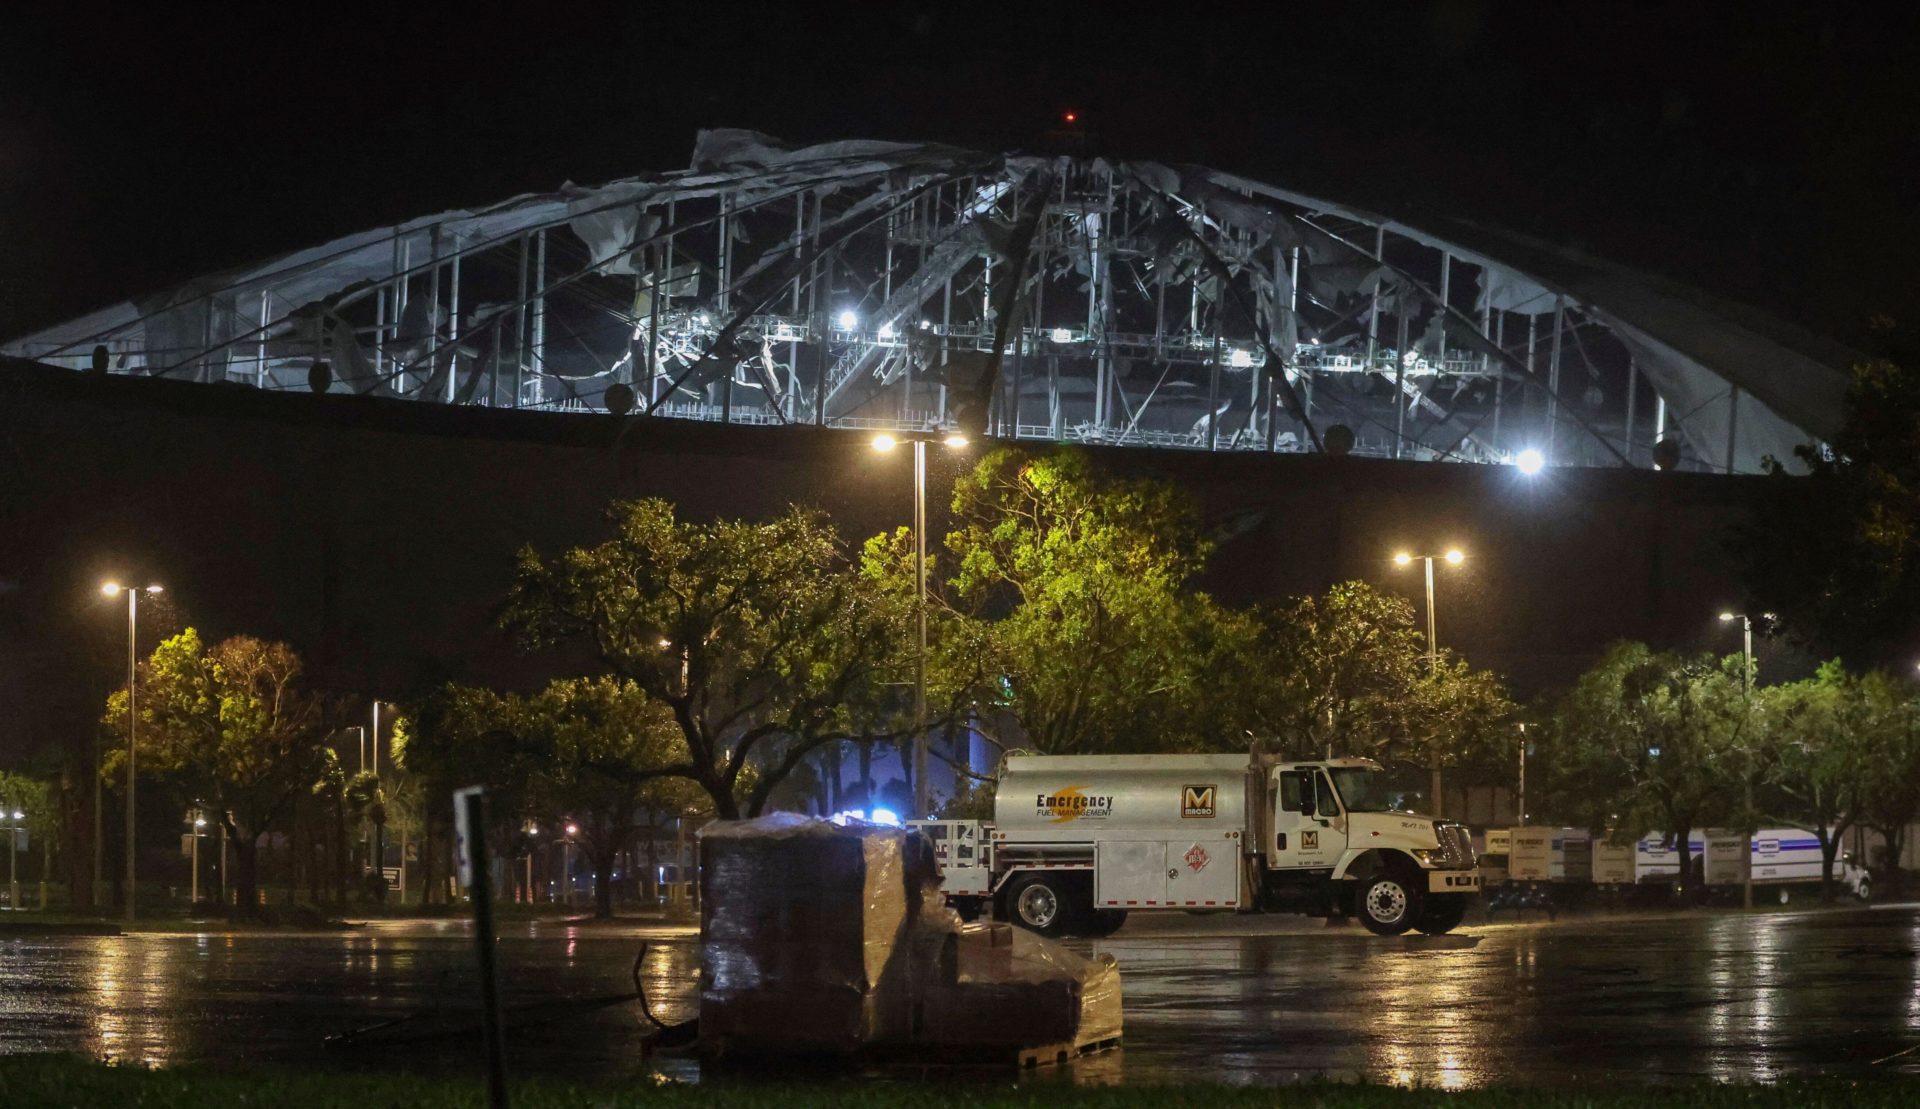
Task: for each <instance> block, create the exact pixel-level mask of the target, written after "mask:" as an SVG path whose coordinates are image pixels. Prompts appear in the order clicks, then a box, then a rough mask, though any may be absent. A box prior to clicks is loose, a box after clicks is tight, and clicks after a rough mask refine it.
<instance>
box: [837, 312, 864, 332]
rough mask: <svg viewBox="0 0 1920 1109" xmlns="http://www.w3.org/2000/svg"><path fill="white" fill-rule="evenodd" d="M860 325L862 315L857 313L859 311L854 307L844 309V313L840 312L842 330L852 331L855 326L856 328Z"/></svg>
mask: <svg viewBox="0 0 1920 1109" xmlns="http://www.w3.org/2000/svg"><path fill="white" fill-rule="evenodd" d="M859 326H860V315H859V313H857V312H855V311H854V310H853V309H851V308H849V309H847V310H846V311H844V312H842V313H840V330H842V331H852V330H853V329H854V328H856V327H859Z"/></svg>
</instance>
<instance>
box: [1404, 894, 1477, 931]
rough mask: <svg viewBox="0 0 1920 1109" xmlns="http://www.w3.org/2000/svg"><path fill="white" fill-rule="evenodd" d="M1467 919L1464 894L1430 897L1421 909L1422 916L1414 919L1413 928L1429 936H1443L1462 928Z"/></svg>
mask: <svg viewBox="0 0 1920 1109" xmlns="http://www.w3.org/2000/svg"><path fill="white" fill-rule="evenodd" d="M1465 919H1467V898H1466V895H1464V894H1458V893H1443V894H1438V895H1435V896H1431V897H1428V898H1427V899H1426V903H1425V904H1423V905H1422V906H1421V907H1420V915H1419V916H1417V917H1415V918H1414V921H1413V926H1414V927H1415V928H1416V929H1418V930H1420V931H1421V932H1424V933H1426V934H1427V935H1429V936H1441V935H1445V934H1446V933H1448V932H1451V931H1453V930H1454V929H1455V928H1458V927H1460V922H1461V921H1463V920H1465Z"/></svg>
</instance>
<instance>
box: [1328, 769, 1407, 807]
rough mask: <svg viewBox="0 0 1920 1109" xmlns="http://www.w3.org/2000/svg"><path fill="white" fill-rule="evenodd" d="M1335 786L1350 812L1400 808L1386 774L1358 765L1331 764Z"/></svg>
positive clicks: (1329, 771)
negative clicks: (1389, 788)
mask: <svg viewBox="0 0 1920 1109" xmlns="http://www.w3.org/2000/svg"><path fill="white" fill-rule="evenodd" d="M1327 773H1329V774H1331V775H1333V785H1334V788H1336V789H1338V790H1339V791H1340V800H1341V801H1343V802H1345V803H1346V806H1347V811H1348V812H1390V811H1394V810H1396V809H1398V807H1399V806H1397V805H1395V804H1394V801H1395V800H1396V798H1394V797H1393V796H1392V794H1391V793H1389V792H1388V789H1387V782H1386V775H1384V774H1381V773H1379V772H1377V771H1373V770H1367V769H1365V768H1363V767H1358V766H1330V767H1328V768H1327Z"/></svg>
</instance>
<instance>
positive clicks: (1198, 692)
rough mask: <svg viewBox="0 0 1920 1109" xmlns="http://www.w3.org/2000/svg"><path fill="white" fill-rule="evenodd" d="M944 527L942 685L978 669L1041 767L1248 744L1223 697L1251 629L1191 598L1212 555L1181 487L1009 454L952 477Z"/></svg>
mask: <svg viewBox="0 0 1920 1109" xmlns="http://www.w3.org/2000/svg"><path fill="white" fill-rule="evenodd" d="M953 515H954V524H955V526H954V530H953V531H952V532H950V533H949V534H948V535H947V537H946V547H947V550H948V552H949V553H950V554H951V556H952V559H953V571H952V577H951V578H950V579H949V580H948V581H947V582H946V583H945V584H944V587H943V588H941V589H940V590H939V600H938V606H939V608H940V610H941V613H942V620H941V621H940V623H941V625H942V627H941V636H940V639H941V644H942V645H941V648H940V649H939V657H940V661H941V663H942V664H943V665H944V666H945V667H946V668H948V671H949V677H948V678H947V679H946V682H945V684H946V686H947V687H948V688H952V689H959V688H963V687H964V686H965V685H966V683H967V681H968V680H971V679H973V678H974V676H975V671H976V669H977V668H980V667H982V666H984V668H985V670H986V672H988V673H991V674H994V675H997V676H998V678H999V679H1000V680H999V682H998V683H997V684H998V689H997V691H995V694H996V695H995V696H994V698H993V700H994V701H995V702H997V707H998V708H999V709H1000V710H1002V711H1004V713H1005V715H1006V716H1008V717H1010V718H1011V719H1012V720H1013V721H1015V722H1017V725H1018V731H1019V740H1018V742H1020V743H1021V744H1022V745H1023V746H1026V747H1029V748H1032V749H1034V750H1038V751H1042V752H1045V753H1049V754H1072V753H1081V752H1089V751H1114V750H1141V751H1159V750H1168V749H1203V748H1208V747H1217V746H1219V745H1220V744H1222V743H1223V742H1228V741H1232V742H1236V743H1237V742H1242V741H1243V737H1244V728H1245V721H1244V720H1239V719H1235V718H1234V716H1233V713H1232V711H1231V710H1232V709H1234V708H1236V707H1239V705H1240V704H1241V702H1240V701H1238V700H1233V699H1227V700H1223V699H1222V698H1220V697H1219V696H1217V694H1218V693H1219V692H1220V689H1219V681H1218V679H1219V678H1220V677H1221V675H1222V672H1223V666H1222V665H1221V664H1222V663H1223V662H1224V661H1225V660H1226V659H1229V658H1234V657H1237V656H1238V654H1239V653H1240V652H1241V651H1242V650H1243V647H1244V645H1243V644H1242V643H1241V642H1240V641H1239V640H1238V639H1236V638H1235V637H1236V636H1238V635H1241V634H1244V632H1245V631H1246V625H1245V624H1244V623H1243V622H1240V621H1235V620H1230V619H1226V618H1224V614H1223V613H1222V612H1221V611H1220V610H1219V609H1218V607H1217V606H1215V605H1214V604H1213V602H1212V601H1211V599H1210V598H1208V597H1206V596H1205V595H1204V594H1201V593H1198V592H1195V591H1193V590H1191V588H1190V583H1191V580H1192V578H1193V576H1194V575H1195V574H1196V573H1197V572H1198V571H1199V570H1200V568H1201V566H1202V565H1203V564H1204V562H1205V560H1206V556H1207V554H1208V552H1209V550H1210V549H1211V544H1210V543H1209V542H1208V541H1207V540H1206V539H1205V538H1204V537H1203V536H1202V534H1201V532H1200V527H1199V521H1198V517H1197V515H1196V514H1195V512H1194V510H1193V507H1192V505H1191V504H1190V503H1189V502H1188V501H1187V500H1186V499H1185V498H1184V497H1183V496H1182V495H1181V494H1180V492H1179V491H1178V490H1177V489H1175V488H1174V487H1173V486H1171V485H1168V484H1166V483H1164V482H1156V481H1145V480H1121V479H1115V478H1110V477H1105V476H1103V475H1101V474H1099V473H1097V472H1096V471H1095V470H1094V468H1093V466H1092V465H1091V463H1090V462H1089V460H1088V457H1087V455H1086V453H1085V452H1083V451H1078V450H1071V449H1062V450H1056V451H1052V452H1049V453H1047V454H1044V455H1039V456H1029V455H1026V454H1024V453H1023V452H1020V451H1016V450H1011V449H1008V450H1000V451H996V452H994V453H993V454H991V455H989V456H987V457H986V458H984V459H982V460H981V461H980V463H979V464H978V465H977V466H975V467H974V469H973V471H972V472H971V473H970V474H968V475H966V476H965V477H964V478H962V479H961V481H960V482H959V483H958V484H957V485H956V487H955V490H954V496H953ZM986 715H987V716H988V717H989V719H987V720H983V721H982V723H983V725H984V726H986V727H989V728H990V727H991V724H992V720H991V717H992V716H993V715H995V714H992V713H988V714H986Z"/></svg>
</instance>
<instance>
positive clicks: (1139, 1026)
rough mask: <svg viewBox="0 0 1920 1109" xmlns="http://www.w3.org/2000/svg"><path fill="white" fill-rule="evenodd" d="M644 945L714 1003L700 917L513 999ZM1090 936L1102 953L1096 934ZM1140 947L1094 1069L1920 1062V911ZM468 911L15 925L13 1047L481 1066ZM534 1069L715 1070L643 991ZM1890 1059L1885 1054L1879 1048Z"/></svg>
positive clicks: (1221, 932) (1575, 1068)
mask: <svg viewBox="0 0 1920 1109" xmlns="http://www.w3.org/2000/svg"><path fill="white" fill-rule="evenodd" d="M642 939H647V940H650V941H651V942H652V943H653V944H654V947H653V950H652V953H651V954H650V955H649V956H648V959H647V961H646V963H645V967H644V975H645V978H646V982H647V986H648V991H649V994H650V996H652V997H653V998H654V999H655V1007H656V1013H658V1014H659V1015H660V1016H661V1017H662V1018H663V1019H666V1020H669V1021H672V1020H676V1019H681V1018H683V1017H685V1016H688V1015H691V1010H692V1005H693V992H694V989H695V987H696V983H695V979H696V973H695V966H694V962H693V954H694V949H693V937H692V936H691V934H690V933H689V932H687V931H686V930H684V929H665V928H658V929H647V928H640V927H612V928H604V927H572V926H566V925H561V924H545V925H539V926H528V925H524V924H523V925H516V926H513V927H510V928H509V929H507V930H505V931H503V933H502V939H501V965H502V968H503V989H504V999H505V1002H506V1004H507V1005H508V1006H510V1007H512V1006H528V1005H536V1004H538V1003H541V1002H553V1001H555V1000H556V999H560V998H592V997H605V996H608V995H612V994H616V993H621V992H624V991H627V990H629V989H631V980H630V977H629V974H630V967H631V964H632V961H633V957H634V954H635V952H636V951H637V950H638V948H639V944H640V942H641V940H642ZM1077 946H1079V947H1081V948H1082V949H1083V950H1084V949H1086V947H1087V946H1089V945H1087V944H1084V943H1082V944H1079V945H1077ZM1091 946H1093V947H1094V948H1095V949H1097V950H1100V951H1106V952H1110V953H1111V954H1112V955H1113V956H1114V957H1115V958H1116V959H1118V960H1119V963H1120V967H1121V971H1122V975H1123V983H1124V989H1125V996H1126V1041H1125V1047H1124V1048H1123V1050H1122V1051H1120V1052H1118V1053H1113V1054H1109V1055H1107V1056H1103V1057H1097V1058H1094V1059H1088V1060H1083V1061H1081V1062H1080V1063H1079V1064H1077V1065H1076V1067H1075V1068H1074V1069H1073V1070H1072V1071H1070V1072H1069V1073H1068V1074H1065V1075H1055V1076H1049V1077H1072V1078H1078V1079H1080V1080H1085V1081H1115V1080H1119V1081H1127V1082H1188V1081H1194V1080H1196V1079H1207V1080H1213V1081H1226V1082H1245V1083H1256V1084H1271V1083H1281V1082H1290V1081H1297V1080H1302V1079H1308V1078H1313V1077H1320V1076H1326V1077H1335V1078H1355V1077H1361V1078H1366V1079H1368V1080H1370V1081H1374V1082H1392V1083H1402V1084H1420V1085H1426V1086H1439V1087H1443V1088H1446V1087H1465V1086H1475V1085H1481V1084H1485V1083H1488V1082H1495V1081H1509V1082H1523V1083H1529V1084H1554V1085H1558V1084H1568V1083H1573V1082H1578V1081H1582V1080H1586V1079H1615V1080H1628V1081H1649V1082H1658V1081H1679V1080H1696V1079H1715V1080H1721V1081H1771V1080H1775V1079H1779V1078H1783V1077H1792V1076H1806V1075H1815V1074H1822V1075H1829V1076H1855V1077H1888V1076H1891V1075H1905V1076H1909V1077H1911V1076H1916V1075H1920V1051H1917V1052H1914V1053H1912V1054H1908V1055H1904V1056H1900V1057H1898V1058H1893V1059H1887V1058H1886V1057H1888V1056H1893V1055H1894V1054H1895V1053H1897V1052H1901V1051H1903V1050H1905V1049H1907V1048H1910V1047H1913V1046H1914V1045H1915V1044H1920V957H1916V952H1920V911H1916V910H1914V909H1910V908H1903V909H1892V910H1860V911H1848V912H1833V913H1804V914H1791V915H1788V914H1776V915H1767V916H1759V917H1751V918H1743V917H1740V916H1737V915H1723V916H1704V915H1703V916H1684V917H1680V916H1676V917H1667V918H1652V919H1638V920H1612V921H1608V920H1585V921H1578V920H1567V919H1563V920H1561V921H1560V922H1558V923H1555V924H1542V925H1522V926H1511V925H1509V926H1501V927H1491V928H1489V927H1482V928H1473V927H1468V928H1464V929H1462V931H1461V933H1460V934H1457V935H1453V936H1444V937H1438V938H1424V937H1416V938H1400V939H1377V938H1375V937H1372V936H1369V935H1367V934H1366V933H1364V932H1362V931H1361V930H1360V929H1358V928H1357V927H1349V928H1341V929H1325V928H1300V927H1298V926H1297V925H1285V926H1282V925H1277V924H1273V923H1269V922H1265V921H1260V920H1220V919H1214V920H1204V921H1191V922H1189V921H1187V920H1185V919H1174V920H1170V921H1156V922H1146V921H1139V922H1136V923H1134V924H1130V925H1129V926H1128V927H1127V928H1125V929H1123V930H1122V931H1121V932H1120V933H1118V934H1117V935H1115V936H1114V937H1112V938H1111V939H1108V940H1103V941H1099V942H1098V943H1096V944H1093V945H1091ZM472 961H473V956H472V947H471V943H470V941H469V939H468V937H467V934H466V931H465V928H464V926H462V925H459V924H443V925H422V924H405V925H373V926H370V927H368V928H365V929H361V930H358V931H355V932H351V933H344V934H340V933H333V934H312V935H300V936H292V935H278V934H243V935H167V934H138V935H130V936H123V937H114V938H96V937H56V936H33V937H28V936H12V937H5V938H0V1052H23V1051H50V1050H52V1051H78V1052H82V1053H85V1054H88V1055H93V1056H96V1057H100V1058H113V1059H118V1060H127V1061H139V1062H142V1063H146V1064H149V1065H167V1064H172V1063H180V1062H186V1061H199V1062H209V1063H213V1064H216V1065H218V1064H225V1063H235V1062H274V1063H288V1064H294V1065H301V1066H313V1067H342V1066H350V1067H373V1068H390V1069H408V1070H434V1069H447V1070H455V1069H467V1068H468V1067H470V1066H471V1064H472V1058H471V1048H470V1045H471V1043H472V1042H473V1040H472V1039H471V1038H469V1036H468V1034H465V1033H464V1032H463V1031H462V1029H463V1027H464V1026H465V1025H466V1023H467V1016H466V1014H467V1013H468V1012H470V1011H471V1006H472V1004H473V1001H472V999H473V997H474V995H475V988H474V980H473V975H472ZM436 1007H438V1008H439V1009H441V1010H442V1013H443V1018H442V1019H438V1020H430V1021H426V1022H421V1023H416V1024H414V1025H408V1026H405V1029H407V1030H412V1029H425V1030H429V1031H433V1030H438V1031H442V1032H451V1033H452V1035H453V1038H451V1039H442V1040H439V1041H435V1042H428V1043H421V1044H411V1045H404V1046H396V1047H388V1048H382V1049H378V1050H359V1051H354V1052H338V1051H328V1050H327V1049H325V1048H324V1047H323V1046H322V1045H321V1039H322V1037H323V1036H325V1035H327V1034H329V1033H334V1032H341V1031H346V1030H349V1029H353V1028H358V1027H364V1026H367V1025H371V1024H374V1023H376V1022H379V1021H382V1020H387V1019H391V1018H395V1017H401V1016H405V1015H408V1014H412V1013H418V1012H422V1011H427V1010H432V1009H435V1008H436ZM529 1012H530V1013H531V1014H532V1015H536V1016H557V1017H558V1019H554V1020H552V1021H551V1022H550V1023H546V1024H543V1025H540V1026H538V1027H533V1028H529V1029H526V1030H523V1031H520V1032H518V1033H516V1034H515V1035H514V1036H513V1037H512V1038H511V1039H510V1040H509V1043H508V1053H509V1065H510V1066H511V1067H512V1068H513V1069H514V1070H515V1071H516V1072H518V1073H545V1074H551V1075H561V1076H565V1077H568V1078H573V1079H583V1080H586V1079H608V1080H620V1079H624V1078H629V1077H636V1076H639V1075H644V1074H649V1073H664V1074H667V1075H671V1076H674V1077H694V1076H696V1075H697V1068H696V1067H694V1065H693V1064H691V1063H689V1062H686V1061H682V1060H671V1059H669V1060H654V1061H648V1060H645V1059H642V1058H641V1057H640V1053H639V1051H638V1049H637V1047H636V1044H637V1042H638V1040H639V1038H640V1035H641V1032H642V1030H643V1029H644V1028H645V1027H647V1026H646V1024H645V1021H644V1018H643V1017H642V1016H641V1014H640V1012H639V1010H638V1007H637V1006H635V1005H632V1004H621V1005H616V1006H612V1007H607V1008H601V1009H597V1010H594V1011H590V1012H584V1013H580V1012H562V1011H560V1010H555V1009H552V1008H542V1009H538V1010H530V1011H529ZM1879 1059H1886V1061H1885V1062H1882V1063H1878V1064H1876V1063H1875V1062H1874V1060H1879Z"/></svg>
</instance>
